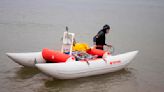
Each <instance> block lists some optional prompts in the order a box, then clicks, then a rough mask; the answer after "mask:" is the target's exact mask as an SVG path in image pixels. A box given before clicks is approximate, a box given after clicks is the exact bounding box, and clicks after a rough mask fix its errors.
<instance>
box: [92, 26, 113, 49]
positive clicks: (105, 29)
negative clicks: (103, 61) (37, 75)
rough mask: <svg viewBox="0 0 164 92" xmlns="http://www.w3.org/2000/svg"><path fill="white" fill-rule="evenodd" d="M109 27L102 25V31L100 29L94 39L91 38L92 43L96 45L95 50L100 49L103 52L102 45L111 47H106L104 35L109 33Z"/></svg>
mask: <svg viewBox="0 0 164 92" xmlns="http://www.w3.org/2000/svg"><path fill="white" fill-rule="evenodd" d="M109 30H110V26H109V25H104V26H103V29H101V30H100V31H99V32H98V33H97V34H96V35H95V36H94V37H93V42H94V44H95V45H96V49H101V50H103V47H104V45H106V46H108V47H111V45H107V44H106V43H105V39H106V38H105V35H106V34H108V33H109Z"/></svg>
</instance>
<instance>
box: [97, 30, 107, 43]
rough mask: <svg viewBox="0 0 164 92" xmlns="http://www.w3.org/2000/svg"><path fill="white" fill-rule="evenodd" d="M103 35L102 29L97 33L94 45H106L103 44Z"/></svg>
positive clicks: (104, 32) (104, 31)
mask: <svg viewBox="0 0 164 92" xmlns="http://www.w3.org/2000/svg"><path fill="white" fill-rule="evenodd" d="M105 34H106V30H105V29H102V30H100V31H99V32H98V33H97V35H96V36H97V37H96V45H106V44H105Z"/></svg>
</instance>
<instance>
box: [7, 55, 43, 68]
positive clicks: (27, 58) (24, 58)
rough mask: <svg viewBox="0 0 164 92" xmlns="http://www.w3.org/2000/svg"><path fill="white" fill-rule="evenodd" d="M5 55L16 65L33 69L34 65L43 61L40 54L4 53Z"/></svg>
mask: <svg viewBox="0 0 164 92" xmlns="http://www.w3.org/2000/svg"><path fill="white" fill-rule="evenodd" d="M6 55H7V56H8V57H9V58H10V59H12V60H13V61H15V62H16V63H18V64H20V65H23V66H28V67H34V66H35V63H44V62H45V60H44V59H43V57H42V53H41V52H32V53H6Z"/></svg>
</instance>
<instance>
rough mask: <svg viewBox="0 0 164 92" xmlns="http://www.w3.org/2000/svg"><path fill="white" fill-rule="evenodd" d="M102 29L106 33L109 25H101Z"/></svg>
mask: <svg viewBox="0 0 164 92" xmlns="http://www.w3.org/2000/svg"><path fill="white" fill-rule="evenodd" d="M103 30H104V31H105V33H108V32H109V30H110V26H109V25H107V24H106V25H104V26H103Z"/></svg>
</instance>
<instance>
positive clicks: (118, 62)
mask: <svg viewBox="0 0 164 92" xmlns="http://www.w3.org/2000/svg"><path fill="white" fill-rule="evenodd" d="M120 63H121V61H120V60H117V61H110V64H120Z"/></svg>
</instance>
